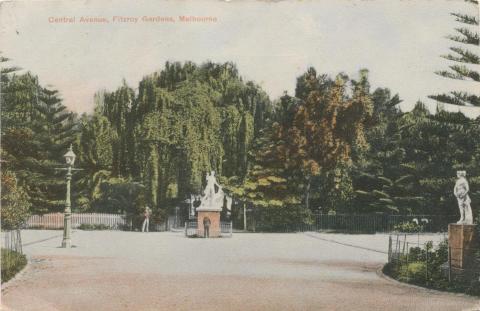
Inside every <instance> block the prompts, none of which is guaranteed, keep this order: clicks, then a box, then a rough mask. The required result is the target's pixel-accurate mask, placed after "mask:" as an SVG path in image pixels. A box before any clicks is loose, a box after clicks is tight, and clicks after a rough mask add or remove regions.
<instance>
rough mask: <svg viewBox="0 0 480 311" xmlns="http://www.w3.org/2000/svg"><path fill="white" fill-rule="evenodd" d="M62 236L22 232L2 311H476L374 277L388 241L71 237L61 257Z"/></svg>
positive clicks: (465, 302)
mask: <svg viewBox="0 0 480 311" xmlns="http://www.w3.org/2000/svg"><path fill="white" fill-rule="evenodd" d="M61 233H62V232H61V231H39V230H35V231H34V230H26V231H24V232H23V233H22V237H23V241H24V244H25V246H24V252H25V253H26V254H27V255H28V256H29V258H30V264H29V265H28V266H27V268H26V269H25V270H24V271H23V272H21V273H20V275H19V276H18V277H16V278H15V279H13V280H12V281H10V282H8V283H7V284H6V286H3V288H2V303H3V306H4V308H5V310H15V311H17V310H18V311H20V310H26V311H33V310H39V311H40V310H41V311H45V310H59V311H64V310H65V311H69V310H72V311H73V310H75V311H76V310H78V311H87V310H112V311H113V310H115V311H123V310H209V311H216V310H369V311H370V310H372V311H373V310H382V311H383V310H408V311H410V310H435V311H442V310H480V304H479V301H478V299H475V298H473V297H468V296H463V295H452V294H447V293H439V292H436V291H429V290H424V289H418V288H414V287H410V286H406V285H402V284H399V283H397V282H392V281H390V280H387V279H385V278H382V277H380V276H378V274H377V270H378V268H379V267H381V266H382V265H383V263H384V262H385V261H386V256H387V255H386V254H385V253H384V251H385V249H386V247H387V243H388V236H387V235H342V234H319V233H305V234H303V233H298V234H249V233H238V234H234V236H233V237H232V238H222V239H207V240H205V239H187V238H185V237H183V236H182V235H181V234H179V233H168V232H166V233H145V234H142V233H136V232H115V231H95V232H92V231H90V232H89V231H80V230H78V231H76V232H74V234H73V244H74V245H75V248H72V249H62V248H59V247H58V246H59V245H60V244H61ZM429 239H435V240H437V241H438V240H439V239H441V237H439V236H430V237H422V240H429ZM475 306H477V308H475Z"/></svg>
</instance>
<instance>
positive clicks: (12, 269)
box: [1, 248, 27, 283]
mask: <svg viewBox="0 0 480 311" xmlns="http://www.w3.org/2000/svg"><path fill="white" fill-rule="evenodd" d="M1 257H2V283H4V282H6V281H8V280H10V279H11V278H13V277H14V276H15V274H17V273H18V272H19V271H20V270H22V269H23V267H25V265H26V264H27V258H26V257H25V255H23V254H21V253H18V252H15V251H12V250H9V249H5V248H2V256H1Z"/></svg>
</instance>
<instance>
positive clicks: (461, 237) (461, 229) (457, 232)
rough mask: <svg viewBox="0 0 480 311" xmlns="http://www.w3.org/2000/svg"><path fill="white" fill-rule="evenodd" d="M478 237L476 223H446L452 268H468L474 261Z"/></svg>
mask: <svg viewBox="0 0 480 311" xmlns="http://www.w3.org/2000/svg"><path fill="white" fill-rule="evenodd" d="M478 238H479V237H478V236H477V230H476V225H458V224H449V225H448V244H449V247H450V258H451V267H452V268H453V269H468V268H469V267H470V266H471V265H472V264H473V263H474V253H475V250H476V248H478V244H477V243H478V241H477V240H478Z"/></svg>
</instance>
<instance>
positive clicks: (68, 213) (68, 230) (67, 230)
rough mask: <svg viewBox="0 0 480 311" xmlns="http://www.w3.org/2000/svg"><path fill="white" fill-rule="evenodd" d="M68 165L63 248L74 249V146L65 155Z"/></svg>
mask: <svg viewBox="0 0 480 311" xmlns="http://www.w3.org/2000/svg"><path fill="white" fill-rule="evenodd" d="M64 157H65V162H66V163H67V176H66V180H67V197H66V199H65V213H64V218H63V240H62V248H71V247H72V239H71V235H72V208H71V203H70V181H71V180H72V166H73V164H74V163H75V157H76V156H75V153H73V149H72V145H70V148H69V149H68V151H67V153H65V155H64Z"/></svg>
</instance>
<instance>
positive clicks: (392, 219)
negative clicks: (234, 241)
mask: <svg viewBox="0 0 480 311" xmlns="http://www.w3.org/2000/svg"><path fill="white" fill-rule="evenodd" d="M457 220H458V216H452V215H384V214H356V215H355V214H334V215H330V214H314V215H312V217H311V221H310V222H309V223H306V222H300V223H294V222H293V223H292V222H290V223H287V224H275V226H273V225H272V224H270V223H267V222H265V221H264V220H263V219H262V218H261V217H259V216H258V215H257V214H256V213H255V212H253V213H249V214H248V215H247V224H248V225H247V227H248V229H249V230H251V231H273V232H305V231H331V232H343V233H377V232H378V233H391V232H405V230H407V231H408V232H414V233H418V232H447V231H448V224H449V223H454V222H456V221H457Z"/></svg>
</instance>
